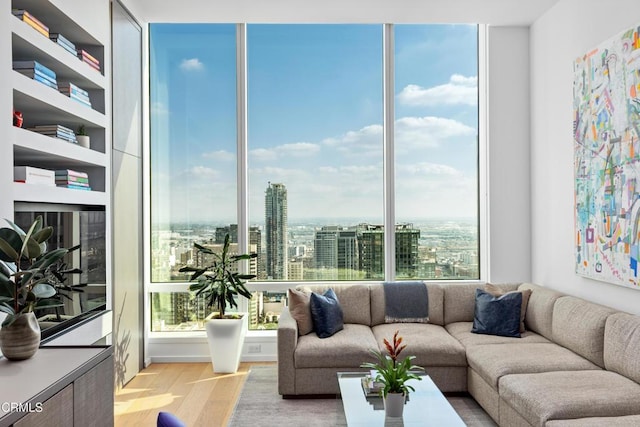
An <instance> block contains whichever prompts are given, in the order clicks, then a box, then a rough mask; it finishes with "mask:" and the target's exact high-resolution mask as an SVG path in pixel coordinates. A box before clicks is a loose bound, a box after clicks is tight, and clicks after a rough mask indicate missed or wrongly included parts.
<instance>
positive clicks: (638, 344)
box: [278, 283, 640, 427]
mask: <svg viewBox="0 0 640 427" xmlns="http://www.w3.org/2000/svg"><path fill="white" fill-rule="evenodd" d="M426 286H427V289H428V297H429V323H385V313H384V311H385V301H384V289H383V286H382V285H381V284H368V285H367V284H354V285H351V284H341V285H331V286H323V285H314V286H305V287H304V289H306V290H307V291H314V292H318V293H322V292H324V291H325V290H326V289H328V288H330V287H331V288H332V289H334V291H335V293H336V295H337V297H338V300H339V301H340V305H341V307H342V309H343V314H344V329H343V330H342V331H340V332H338V333H336V334H335V335H333V336H331V337H329V338H324V339H320V338H318V337H317V335H316V334H315V333H313V332H312V333H310V334H307V335H303V336H299V334H298V329H297V323H296V321H295V320H294V319H293V318H292V317H291V315H290V314H289V313H288V311H286V310H285V312H284V313H283V314H282V316H281V317H280V324H279V328H278V390H279V393H280V394H282V395H283V396H284V397H289V396H295V395H311V394H313V395H319V394H336V393H338V383H337V379H336V372H339V371H355V370H361V369H360V368H359V366H360V364H361V363H362V362H364V361H367V360H371V355H370V353H369V349H370V348H378V349H380V350H381V351H382V350H383V348H382V339H383V338H389V337H391V336H392V335H393V333H394V332H395V331H396V330H399V331H400V335H401V336H402V337H403V338H404V340H405V343H406V344H407V349H406V350H405V352H406V353H407V354H411V355H415V356H416V359H415V361H414V362H415V363H416V364H417V365H420V366H423V367H424V368H425V369H426V372H427V373H428V374H429V375H430V376H431V378H432V379H433V381H434V382H435V383H436V384H437V385H438V387H439V388H440V389H441V390H442V391H443V392H463V391H468V392H469V393H470V394H471V395H472V396H473V397H474V398H475V399H476V401H478V403H479V404H480V405H481V406H482V407H483V408H484V409H485V410H486V411H487V413H489V415H491V417H492V418H493V419H494V420H495V421H496V422H497V423H498V424H499V425H501V426H509V427H512V426H516V427H517V426H549V427H569V426H603V425H607V426H640V317H639V316H633V315H630V314H627V313H621V312H617V311H616V310H614V309H611V308H608V307H604V306H601V305H598V304H594V303H591V302H588V301H585V300H582V299H580V298H576V297H573V296H569V295H564V294H561V293H559V292H556V291H553V290H550V289H547V288H544V287H541V286H537V285H534V284H526V283H525V284H509V285H500V287H501V288H502V289H504V290H505V291H512V290H523V289H531V290H532V293H531V297H530V298H529V303H528V305H527V310H526V315H525V326H526V329H527V330H526V332H524V333H522V337H521V338H508V337H502V336H494V335H481V334H475V333H472V332H471V327H472V324H473V317H474V309H475V292H476V289H477V288H478V287H482V285H476V284H452V283H449V284H448V283H427V284H426Z"/></svg>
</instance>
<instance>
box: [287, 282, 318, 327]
mask: <svg viewBox="0 0 640 427" xmlns="http://www.w3.org/2000/svg"><path fill="white" fill-rule="evenodd" d="M287 295H288V298H289V313H290V314H291V317H293V318H294V319H295V321H296V324H297V325H298V335H307V334H308V333H309V332H311V331H313V320H312V319H311V305H310V303H311V293H309V292H304V291H299V290H297V289H289V290H288V292H287Z"/></svg>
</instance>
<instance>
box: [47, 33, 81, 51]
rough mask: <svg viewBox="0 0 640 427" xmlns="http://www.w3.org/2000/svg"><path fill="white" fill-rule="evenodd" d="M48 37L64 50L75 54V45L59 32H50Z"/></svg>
mask: <svg viewBox="0 0 640 427" xmlns="http://www.w3.org/2000/svg"><path fill="white" fill-rule="evenodd" d="M49 38H50V39H51V41H53V42H54V43H55V44H57V45H58V46H60V47H62V48H63V49H64V50H66V51H67V52H69V53H70V54H72V55H73V56H76V45H75V44H73V43H71V42H70V41H69V40H68V39H67V38H66V37H64V36H63V35H62V34H60V33H51V34H49Z"/></svg>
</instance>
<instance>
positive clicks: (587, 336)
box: [552, 296, 615, 367]
mask: <svg viewBox="0 0 640 427" xmlns="http://www.w3.org/2000/svg"><path fill="white" fill-rule="evenodd" d="M613 313H615V310H613V309H612V308H608V307H604V306H601V305H598V304H593V303H590V302H588V301H585V300H583V299H580V298H576V297H572V296H566V297H562V298H558V300H556V303H555V305H554V307H553V324H552V330H553V341H555V342H556V343H558V344H560V345H562V346H564V347H567V348H568V349H570V350H572V351H574V352H576V353H578V354H579V355H581V356H582V357H585V358H587V359H589V360H590V361H592V362H593V363H595V364H596V365H598V366H600V367H604V356H603V353H604V325H605V323H606V321H607V317H609V316H610V315H611V314H613Z"/></svg>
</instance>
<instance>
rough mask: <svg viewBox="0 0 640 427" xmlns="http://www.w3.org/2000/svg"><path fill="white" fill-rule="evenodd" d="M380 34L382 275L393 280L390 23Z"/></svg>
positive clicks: (394, 271) (392, 68)
mask: <svg viewBox="0 0 640 427" xmlns="http://www.w3.org/2000/svg"><path fill="white" fill-rule="evenodd" d="M383 38H384V39H383V50H382V51H383V56H384V58H383V77H382V80H383V91H384V93H383V109H384V113H383V122H382V126H383V135H384V136H383V144H384V151H383V152H384V158H383V168H384V172H383V180H384V184H383V185H384V198H383V200H384V249H385V250H384V260H385V261H384V266H385V268H384V277H385V280H387V281H393V280H394V279H395V276H396V256H395V252H396V239H395V193H394V190H395V154H394V146H393V145H394V133H395V127H394V120H395V110H394V97H395V95H394V92H395V89H394V51H393V24H385V25H384V30H383Z"/></svg>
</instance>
